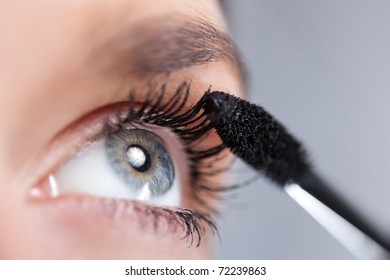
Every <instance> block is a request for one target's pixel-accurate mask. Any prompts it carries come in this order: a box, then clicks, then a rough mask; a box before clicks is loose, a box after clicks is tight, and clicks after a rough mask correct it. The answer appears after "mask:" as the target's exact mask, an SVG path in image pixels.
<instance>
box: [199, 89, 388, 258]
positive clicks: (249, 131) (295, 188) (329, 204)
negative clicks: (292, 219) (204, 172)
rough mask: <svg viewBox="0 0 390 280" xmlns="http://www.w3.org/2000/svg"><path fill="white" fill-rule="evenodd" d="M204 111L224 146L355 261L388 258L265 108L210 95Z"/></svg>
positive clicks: (376, 237)
mask: <svg viewBox="0 0 390 280" xmlns="http://www.w3.org/2000/svg"><path fill="white" fill-rule="evenodd" d="M203 109H204V111H205V113H206V115H207V117H208V119H209V121H210V122H211V124H212V126H213V127H214V128H215V130H216V132H217V134H218V135H219V136H220V138H221V139H222V141H223V143H224V144H225V146H227V147H228V148H230V150H231V151H232V152H233V153H234V154H235V155H236V156H238V157H239V158H241V159H242V160H244V161H245V162H246V163H248V164H249V165H250V166H252V167H253V168H255V169H256V170H258V171H260V172H262V173H263V174H265V176H266V177H268V178H269V179H271V180H272V181H273V182H275V183H276V184H277V185H278V186H280V187H281V188H282V189H283V190H284V191H285V192H286V193H287V194H288V195H289V196H290V197H291V198H293V199H294V200H295V201H296V202H297V203H298V204H299V205H300V206H301V207H303V208H304V209H305V210H306V211H307V212H308V213H309V214H310V215H311V216H313V217H314V218H315V219H316V220H317V221H318V222H319V223H320V224H322V226H324V227H325V228H326V229H327V230H328V231H329V232H330V233H331V234H332V235H333V236H334V237H335V238H336V239H338V240H339V241H340V242H341V244H343V245H344V246H345V247H346V248H347V249H348V250H349V251H350V252H351V253H353V254H354V255H355V256H356V257H357V258H361V259H390V244H389V242H388V240H385V239H383V238H382V237H381V236H380V235H379V234H378V233H377V232H376V231H375V230H373V229H372V228H371V227H370V226H369V225H368V224H367V223H366V222H365V221H364V220H363V219H362V218H361V217H359V216H358V215H357V214H356V213H355V212H354V211H353V209H352V208H351V207H349V206H348V205H347V204H346V203H345V202H344V201H342V200H341V198H340V197H338V196H337V195H336V194H335V193H334V192H332V190H331V188H330V187H328V185H327V184H326V183H325V182H324V181H323V180H322V179H321V178H320V177H319V176H318V175H316V174H315V173H314V171H313V170H312V169H311V167H310V164H309V162H308V160H307V156H306V152H305V150H304V149H303V147H302V145H301V144H300V143H299V142H298V141H297V140H296V139H295V138H294V137H293V136H292V135H291V134H290V133H288V131H287V130H286V129H285V128H284V127H283V125H281V124H280V123H279V122H277V121H276V120H275V119H274V118H273V117H272V116H271V115H270V114H269V113H267V112H266V111H265V110H264V109H263V108H262V107H260V106H257V105H254V104H251V103H249V102H248V101H245V100H243V99H240V98H237V97H234V96H232V95H229V94H226V93H223V92H209V91H208V92H206V93H205V98H204V103H203Z"/></svg>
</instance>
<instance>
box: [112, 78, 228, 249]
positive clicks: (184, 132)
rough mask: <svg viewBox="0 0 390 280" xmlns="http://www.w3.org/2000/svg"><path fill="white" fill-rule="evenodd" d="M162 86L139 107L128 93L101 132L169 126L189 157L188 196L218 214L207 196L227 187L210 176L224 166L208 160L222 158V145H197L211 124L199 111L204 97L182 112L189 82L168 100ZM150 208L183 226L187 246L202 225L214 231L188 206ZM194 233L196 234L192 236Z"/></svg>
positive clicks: (204, 217) (206, 217)
mask: <svg viewBox="0 0 390 280" xmlns="http://www.w3.org/2000/svg"><path fill="white" fill-rule="evenodd" d="M166 88H167V85H166V84H163V85H162V86H161V87H160V88H159V90H155V88H151V89H150V90H149V91H148V92H147V94H146V98H145V100H144V101H143V102H142V105H141V106H139V104H140V103H139V102H135V101H134V100H135V93H134V92H131V93H130V96H129V109H128V112H127V113H126V114H125V116H123V115H122V114H121V116H119V115H118V118H117V120H118V122H117V123H115V124H113V122H112V121H111V122H110V121H107V124H106V131H105V134H108V133H112V132H114V131H116V130H118V129H120V128H126V127H128V126H129V125H133V124H152V125H157V126H161V127H166V128H169V129H171V131H173V132H174V133H175V134H176V135H177V136H178V138H179V139H180V140H181V142H182V143H183V146H184V149H185V152H186V154H187V157H188V160H189V167H190V179H191V189H190V190H191V195H192V197H193V198H194V200H195V201H196V202H197V204H198V205H199V206H200V208H202V209H204V210H206V211H208V212H211V213H214V214H216V213H218V212H217V210H216V208H215V207H213V206H212V205H210V204H209V203H208V202H207V198H213V199H214V200H218V199H220V193H221V191H224V190H228V189H229V188H226V187H221V186H218V184H216V183H212V182H211V180H210V179H211V177H213V176H216V175H218V174H221V173H222V172H224V171H226V169H227V167H224V168H220V169H218V170H217V169H214V170H213V168H212V167H211V168H210V162H211V159H212V160H213V161H212V162H213V164H215V162H216V161H220V160H222V159H223V156H220V154H221V152H222V151H224V150H225V146H224V145H223V144H222V143H221V144H220V145H217V146H215V147H211V148H207V149H201V148H199V146H200V144H201V143H202V141H203V140H204V139H205V138H207V136H208V135H209V133H210V132H211V130H212V126H211V124H210V123H209V121H208V119H207V118H206V115H205V114H204V113H203V112H202V107H203V103H204V99H205V96H203V97H202V98H201V99H200V100H199V101H198V102H197V103H195V104H194V105H193V106H191V107H190V108H189V109H187V110H185V111H184V110H183V108H184V106H185V105H186V103H187V102H188V99H189V95H190V83H189V82H184V83H182V84H181V85H180V86H179V87H178V88H177V90H176V92H175V94H174V95H173V96H172V97H171V98H170V99H168V100H166V99H164V96H165V93H166ZM208 92H209V90H208ZM205 197H207V198H205ZM151 209H158V210H150V212H151V214H154V215H155V216H156V219H158V216H159V215H162V216H163V217H166V218H168V217H169V218H168V220H170V221H172V222H176V224H181V225H183V229H184V232H185V236H184V238H185V239H190V240H191V242H190V243H191V245H192V244H193V242H194V239H195V238H196V239H197V240H198V241H197V245H196V246H199V244H200V241H201V236H202V233H203V232H204V227H203V226H202V224H206V225H208V227H209V228H211V230H212V232H213V233H218V230H217V227H216V224H215V222H214V221H213V220H212V219H211V218H210V216H209V215H207V214H203V213H201V212H197V211H193V210H189V209H181V210H175V211H172V210H169V209H166V208H159V207H151ZM194 235H196V237H195V238H194Z"/></svg>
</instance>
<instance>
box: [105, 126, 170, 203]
mask: <svg viewBox="0 0 390 280" xmlns="http://www.w3.org/2000/svg"><path fill="white" fill-rule="evenodd" d="M105 147H106V152H107V155H108V159H109V161H110V162H111V164H112V167H113V169H114V170H115V172H116V173H117V174H118V175H119V176H120V178H122V179H123V180H124V181H125V182H126V183H127V185H128V186H129V188H131V189H132V190H133V191H134V192H136V193H140V192H141V191H144V189H145V188H148V190H147V191H148V192H150V193H151V195H153V196H160V195H163V194H164V193H166V192H167V191H168V190H169V189H170V188H171V187H172V184H173V181H174V178H175V172H174V169H173V164H172V161H171V159H170V157H169V155H168V152H167V150H166V149H165V147H164V144H163V142H162V140H161V139H160V137H158V136H157V135H156V134H154V133H152V132H150V131H147V130H143V129H129V130H127V129H120V130H118V131H116V132H114V133H111V134H109V135H108V136H106V142H105Z"/></svg>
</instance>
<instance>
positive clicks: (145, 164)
mask: <svg viewBox="0 0 390 280" xmlns="http://www.w3.org/2000/svg"><path fill="white" fill-rule="evenodd" d="M127 160H128V161H129V163H130V165H131V167H133V168H134V169H135V170H136V171H139V172H145V171H146V170H148V169H149V167H150V164H151V160H150V155H149V153H148V151H146V150H145V148H144V147H142V146H139V145H132V146H130V147H129V148H128V149H127Z"/></svg>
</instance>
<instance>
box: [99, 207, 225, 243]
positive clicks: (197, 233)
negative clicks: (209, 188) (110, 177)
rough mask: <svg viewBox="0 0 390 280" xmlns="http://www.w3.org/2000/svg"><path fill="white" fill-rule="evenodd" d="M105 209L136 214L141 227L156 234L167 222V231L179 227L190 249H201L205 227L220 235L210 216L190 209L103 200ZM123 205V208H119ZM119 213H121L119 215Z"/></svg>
mask: <svg viewBox="0 0 390 280" xmlns="http://www.w3.org/2000/svg"><path fill="white" fill-rule="evenodd" d="M103 204H104V208H105V209H106V210H107V212H108V213H110V215H113V216H117V215H127V214H126V213H131V214H132V215H133V214H135V215H136V216H137V217H138V223H139V226H141V227H150V226H152V227H153V230H154V231H156V232H161V231H163V230H164V229H162V227H163V226H162V224H165V223H164V222H165V221H166V222H167V225H168V228H166V229H165V230H166V231H169V232H176V231H177V230H178V227H180V228H181V231H182V232H183V233H184V234H183V236H182V239H183V240H184V239H185V240H186V241H187V242H189V246H188V247H189V248H190V247H191V246H193V245H194V244H196V245H195V247H199V246H200V243H201V240H202V235H203V233H204V232H205V231H206V228H205V226H208V227H209V228H210V229H211V231H212V233H213V234H217V235H218V236H219V234H218V229H217V227H216V224H215V222H214V221H213V220H212V218H211V217H210V216H209V215H206V214H202V213H199V212H197V211H193V210H190V209H183V208H177V209H169V208H165V207H155V206H150V205H147V204H144V203H140V202H137V201H128V200H119V201H115V200H113V199H106V200H103ZM119 205H121V207H119ZM118 212H119V213H118Z"/></svg>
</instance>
